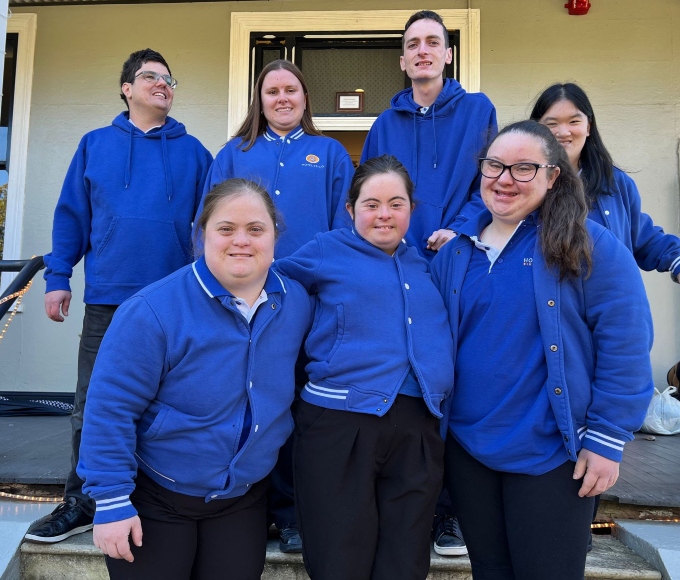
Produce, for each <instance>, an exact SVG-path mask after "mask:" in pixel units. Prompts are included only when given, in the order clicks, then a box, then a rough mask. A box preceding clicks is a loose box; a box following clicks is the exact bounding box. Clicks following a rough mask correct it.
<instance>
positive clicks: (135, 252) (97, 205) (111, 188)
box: [26, 48, 212, 543]
mask: <svg viewBox="0 0 680 580" xmlns="http://www.w3.org/2000/svg"><path fill="white" fill-rule="evenodd" d="M176 88H177V80H176V79H175V78H174V77H173V76H172V73H171V72H170V67H169V66H168V63H167V62H166V61H165V59H164V58H163V56H162V55H161V54H160V53H158V52H156V51H154V50H151V49H149V48H147V49H145V50H140V51H137V52H134V53H132V54H131V55H130V57H129V58H128V60H127V61H126V62H125V63H124V64H123V70H122V72H121V75H120V97H121V99H123V102H125V105H126V107H127V110H126V111H124V112H122V113H120V114H119V115H118V116H117V117H116V118H115V119H114V120H113V122H112V123H111V125H110V126H108V127H104V128H101V129H96V130H94V131H91V132H90V133H87V134H86V135H85V136H84V137H83V138H82V139H81V141H80V144H79V146H78V150H77V151H76V153H75V155H74V157H73V160H72V161H71V165H70V167H69V169H68V172H67V174H66V179H65V180H64V184H63V187H62V190H61V195H60V196H59V201H58V202H57V207H56V209H55V212H54V226H53V228H52V251H51V252H50V253H49V254H47V255H46V256H45V265H46V269H45V281H46V294H45V311H46V313H47V316H48V317H49V318H50V319H51V320H54V321H55V322H63V321H64V317H65V316H68V314H69V307H70V304H71V286H70V282H69V281H70V278H71V276H72V274H73V268H74V266H75V265H76V264H77V263H78V262H80V260H81V259H83V258H84V259H85V296H84V300H85V317H84V320H83V331H82V335H81V338H80V349H79V352H78V381H77V386H76V395H75V403H74V410H73V414H72V417H71V425H72V456H71V471H70V472H69V475H68V479H67V482H66V488H65V491H64V502H63V503H62V504H60V505H59V506H58V507H57V508H56V509H55V510H54V512H53V513H52V514H50V515H49V516H46V517H45V518H42V519H40V520H38V521H37V522H35V523H34V524H33V525H32V526H31V527H30V528H29V530H28V533H27V534H26V539H27V540H30V541H34V542H46V543H53V542H59V541H61V540H64V539H65V538H68V537H69V536H72V535H74V534H78V533H82V532H84V531H86V530H88V529H91V528H92V518H93V515H94V503H93V502H92V500H90V498H88V497H87V495H85V494H84V493H83V491H82V485H83V480H82V479H81V478H80V477H79V476H78V474H77V473H76V465H77V464H78V457H79V449H80V437H81V430H82V425H83V412H84V410H85V401H86V398H87V390H88V385H89V382H90V375H91V374H92V369H93V366H94V362H95V358H96V356H97V352H98V350H99V345H100V343H101V340H102V337H103V336H104V333H105V332H106V329H107V328H108V326H109V324H110V323H111V319H112V318H113V315H114V312H115V311H116V309H117V308H118V306H119V305H120V304H121V303H122V302H123V301H124V300H126V299H127V298H129V297H130V296H132V295H133V294H134V293H135V292H137V291H138V290H141V289H142V288H143V287H144V286H146V285H148V284H150V283H152V282H155V281H156V280H159V279H160V278H162V277H163V276H166V275H168V274H170V273H171V272H173V271H175V270H177V269H178V268H181V267H182V266H184V265H186V264H187V263H188V262H189V261H190V259H191V255H192V253H191V243H190V239H191V225H192V222H193V218H194V215H195V214H196V209H197V208H198V204H199V201H200V199H201V194H202V192H203V184H204V182H205V178H206V175H207V173H208V169H209V167H210V163H211V162H212V156H211V154H210V152H209V151H208V150H207V149H206V148H205V147H203V145H201V143H200V142H199V141H198V139H196V138H195V137H192V136H191V135H188V134H187V131H186V128H185V127H184V125H183V124H182V123H179V122H177V121H176V120H175V119H173V118H172V117H169V116H168V114H169V113H170V109H171V107H172V103H173V99H174V96H175V90H176Z"/></svg>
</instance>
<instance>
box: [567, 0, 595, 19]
mask: <svg viewBox="0 0 680 580" xmlns="http://www.w3.org/2000/svg"><path fill="white" fill-rule="evenodd" d="M590 6H591V4H590V2H589V0H569V2H567V3H566V4H565V5H564V7H565V8H567V9H568V10H569V14H571V15H572V16H580V15H581V14H588V10H590Z"/></svg>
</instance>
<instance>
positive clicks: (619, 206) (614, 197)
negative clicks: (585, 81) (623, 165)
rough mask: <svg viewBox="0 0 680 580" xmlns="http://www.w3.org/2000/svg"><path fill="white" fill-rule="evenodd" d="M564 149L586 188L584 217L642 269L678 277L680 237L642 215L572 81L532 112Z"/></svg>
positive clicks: (546, 93) (627, 180)
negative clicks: (620, 244) (621, 245)
mask: <svg viewBox="0 0 680 580" xmlns="http://www.w3.org/2000/svg"><path fill="white" fill-rule="evenodd" d="M531 118H532V119H533V120H534V121H538V122H539V123H541V124H543V125H545V126H546V127H548V128H549V129H550V130H551V131H552V133H553V135H554V136H555V138H556V139H557V141H558V142H559V143H560V145H562V147H564V149H565V151H566V152H567V156H568V157H569V162H570V164H571V165H572V167H573V168H574V170H575V171H577V172H578V174H579V175H580V177H581V180H582V181H583V185H584V187H585V194H586V202H587V204H588V211H589V214H588V217H589V218H590V219H592V220H594V221H596V222H597V223H599V224H601V225H603V226H604V227H606V228H607V229H609V230H611V231H612V232H613V234H614V235H615V236H616V237H617V238H618V239H619V240H621V242H623V243H624V245H625V246H626V247H627V248H628V249H629V250H630V251H631V252H632V253H633V256H634V257H635V261H636V262H637V264H638V266H639V267H640V268H641V269H642V270H646V271H652V270H658V271H659V272H670V273H671V278H672V279H673V281H674V282H678V274H680V239H679V238H678V237H677V236H674V235H672V234H666V233H664V231H663V230H662V229H661V228H660V227H659V226H655V225H654V222H653V221H652V218H651V217H649V216H648V215H647V214H646V213H644V212H643V211H642V208H641V205H642V203H641V200H640V194H639V193H638V189H637V187H636V185H635V182H634V181H633V180H632V179H631V178H630V177H629V176H628V175H626V174H625V173H624V172H623V171H621V169H619V168H618V167H616V166H615V165H614V162H613V161H612V157H611V155H610V154H609V151H607V148H606V147H605V144H604V142H603V141H602V137H601V136H600V132H599V130H598V127H597V120H596V119H595V112H594V111H593V107H592V105H591V104H590V100H589V99H588V96H587V95H586V93H585V91H584V90H583V89H582V88H581V87H579V86H578V85H576V84H574V83H565V84H555V85H552V86H550V87H548V88H547V89H545V90H544V91H543V92H542V93H541V95H540V96H539V97H538V99H537V100H536V103H535V105H534V107H533V110H532V111H531Z"/></svg>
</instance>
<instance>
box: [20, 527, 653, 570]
mask: <svg viewBox="0 0 680 580" xmlns="http://www.w3.org/2000/svg"><path fill="white" fill-rule="evenodd" d="M593 540H594V541H593V551H592V552H591V553H590V554H589V556H588V563H587V568H586V580H596V579H597V580H661V574H660V573H659V572H657V571H656V570H655V569H654V568H652V567H651V566H650V565H649V564H648V563H647V562H645V560H643V559H642V558H640V557H639V556H637V555H636V554H634V553H633V552H632V551H631V550H629V549H628V548H626V547H625V546H624V545H622V544H621V543H619V542H618V541H617V540H615V539H613V538H611V537H606V536H595V537H594V538H593ZM107 579H108V574H107V572H106V566H105V565H104V558H103V556H102V554H101V552H100V551H99V550H98V549H97V548H95V547H94V545H93V544H92V534H91V532H88V533H85V534H81V535H79V536H74V537H72V538H69V539H68V540H66V541H64V542H60V543H58V544H52V545H48V544H33V543H30V542H24V543H23V544H22V546H21V580H107ZM150 580H153V579H150ZM262 580H309V577H308V576H307V574H306V573H305V569H304V566H303V564H302V557H301V556H300V555H296V554H282V553H281V552H279V550H278V547H277V542H276V540H271V541H270V542H269V546H268V548H267V563H266V566H265V571H264V574H263V575H262ZM428 580H472V574H471V572H470V561H469V560H468V558H467V557H463V558H449V557H442V556H438V555H437V554H435V553H434V552H433V553H432V564H431V566H430V574H429V576H428Z"/></svg>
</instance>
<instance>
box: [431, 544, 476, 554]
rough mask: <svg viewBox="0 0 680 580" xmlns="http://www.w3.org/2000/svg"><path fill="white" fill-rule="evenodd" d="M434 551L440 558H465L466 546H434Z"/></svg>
mask: <svg viewBox="0 0 680 580" xmlns="http://www.w3.org/2000/svg"><path fill="white" fill-rule="evenodd" d="M434 551H435V552H436V553H437V554H439V555H440V556H467V553H468V551H467V546H462V547H460V548H446V547H443V546H438V545H437V544H435V545H434Z"/></svg>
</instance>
